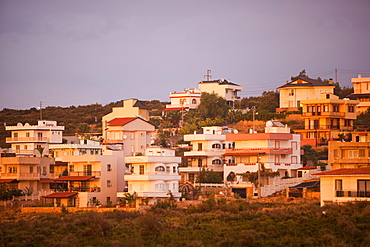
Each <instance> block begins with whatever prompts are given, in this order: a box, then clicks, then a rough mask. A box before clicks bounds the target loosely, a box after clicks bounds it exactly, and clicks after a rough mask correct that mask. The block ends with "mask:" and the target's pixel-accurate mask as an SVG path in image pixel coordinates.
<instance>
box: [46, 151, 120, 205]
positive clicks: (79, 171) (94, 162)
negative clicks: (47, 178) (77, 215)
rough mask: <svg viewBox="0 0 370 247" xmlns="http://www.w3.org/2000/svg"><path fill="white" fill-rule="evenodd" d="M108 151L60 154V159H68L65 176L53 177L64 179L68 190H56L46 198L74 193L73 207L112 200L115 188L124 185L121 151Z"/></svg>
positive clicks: (115, 195) (113, 201) (114, 200)
mask: <svg viewBox="0 0 370 247" xmlns="http://www.w3.org/2000/svg"><path fill="white" fill-rule="evenodd" d="M107 152H108V151H107ZM110 152H111V153H110V154H108V155H78V156H63V157H62V160H63V162H67V163H68V176H61V177H59V178H55V179H54V181H57V182H67V183H68V192H63V193H65V194H63V193H61V192H56V193H57V194H56V195H53V194H52V195H49V196H48V198H68V197H70V196H72V194H69V193H74V194H73V198H74V203H75V205H74V206H76V207H91V206H96V205H104V204H109V203H112V204H116V203H117V192H118V191H124V189H125V182H124V172H125V166H124V163H123V152H122V151H110ZM54 196H55V197H54ZM63 196H64V197H63Z"/></svg>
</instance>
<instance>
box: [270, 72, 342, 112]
mask: <svg viewBox="0 0 370 247" xmlns="http://www.w3.org/2000/svg"><path fill="white" fill-rule="evenodd" d="M334 88H335V86H334V85H333V83H332V81H331V80H330V81H329V83H328V82H323V81H318V80H314V79H311V78H309V77H299V78H298V79H297V80H294V81H291V82H289V83H286V84H285V85H283V86H281V87H278V88H277V89H278V90H279V91H280V104H279V106H280V108H278V109H276V111H277V112H283V111H297V110H298V108H299V107H300V106H301V101H302V100H313V99H321V95H322V94H323V93H334Z"/></svg>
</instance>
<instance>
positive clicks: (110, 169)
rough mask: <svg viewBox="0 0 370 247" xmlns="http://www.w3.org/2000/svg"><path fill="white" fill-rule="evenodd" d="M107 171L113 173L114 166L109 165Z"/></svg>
mask: <svg viewBox="0 0 370 247" xmlns="http://www.w3.org/2000/svg"><path fill="white" fill-rule="evenodd" d="M107 171H108V172H110V171H112V165H111V164H107Z"/></svg>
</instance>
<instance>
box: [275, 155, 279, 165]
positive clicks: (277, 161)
mask: <svg viewBox="0 0 370 247" xmlns="http://www.w3.org/2000/svg"><path fill="white" fill-rule="evenodd" d="M276 164H280V155H275V165H276Z"/></svg>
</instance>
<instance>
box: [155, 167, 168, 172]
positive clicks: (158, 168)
mask: <svg viewBox="0 0 370 247" xmlns="http://www.w3.org/2000/svg"><path fill="white" fill-rule="evenodd" d="M154 170H155V171H156V172H165V171H166V169H165V168H164V166H157V167H156V168H155V169H154Z"/></svg>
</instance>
